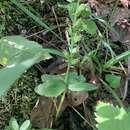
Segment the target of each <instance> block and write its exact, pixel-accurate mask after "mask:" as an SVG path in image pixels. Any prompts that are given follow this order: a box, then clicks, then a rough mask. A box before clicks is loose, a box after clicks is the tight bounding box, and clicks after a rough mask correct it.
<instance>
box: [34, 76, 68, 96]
mask: <svg viewBox="0 0 130 130" xmlns="http://www.w3.org/2000/svg"><path fill="white" fill-rule="evenodd" d="M42 81H43V82H44V83H42V84H40V85H39V86H37V87H36V88H35V92H36V93H37V94H39V95H41V96H47V97H57V96H59V95H60V94H61V93H63V92H64V90H65V89H66V85H65V83H64V81H63V80H62V78H61V76H56V75H47V74H45V75H43V76H42Z"/></svg>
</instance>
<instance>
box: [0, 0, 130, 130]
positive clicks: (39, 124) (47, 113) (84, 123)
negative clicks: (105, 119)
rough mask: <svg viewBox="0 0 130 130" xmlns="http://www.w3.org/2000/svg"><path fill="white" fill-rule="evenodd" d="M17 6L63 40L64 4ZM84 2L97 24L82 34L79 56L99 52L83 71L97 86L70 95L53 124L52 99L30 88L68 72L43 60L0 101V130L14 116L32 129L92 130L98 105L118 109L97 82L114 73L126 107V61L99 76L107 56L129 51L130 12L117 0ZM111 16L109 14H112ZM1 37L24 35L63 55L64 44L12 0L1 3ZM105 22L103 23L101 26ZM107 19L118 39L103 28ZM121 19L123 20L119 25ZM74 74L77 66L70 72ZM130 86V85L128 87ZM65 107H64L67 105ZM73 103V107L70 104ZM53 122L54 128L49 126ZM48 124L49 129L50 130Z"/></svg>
mask: <svg viewBox="0 0 130 130" xmlns="http://www.w3.org/2000/svg"><path fill="white" fill-rule="evenodd" d="M20 2H21V3H22V4H23V5H24V6H25V7H26V8H27V9H28V10H30V11H31V12H33V14H35V15H36V16H38V17H40V18H41V19H42V20H43V21H44V22H45V23H46V24H47V25H48V26H49V27H50V28H52V29H53V30H54V32H56V33H57V34H58V35H59V36H61V37H62V38H63V39H64V40H65V41H66V33H65V32H66V28H67V27H68V25H67V22H68V21H67V19H68V17H69V16H68V12H67V11H66V9H65V8H61V7H60V6H59V5H65V4H67V1H65V0H25V1H24V0H20ZM81 2H82V3H85V4H88V5H89V6H90V7H91V10H92V12H93V14H94V15H95V16H97V17H98V18H99V19H98V20H97V19H94V21H95V23H96V25H97V28H98V29H97V32H98V33H97V35H94V36H91V35H89V34H87V35H85V37H84V39H83V40H82V41H81V42H83V46H80V48H81V55H83V50H87V52H91V53H93V50H95V48H97V53H96V56H95V57H92V58H93V59H92V64H91V63H86V64H85V66H84V67H83V69H82V70H81V71H82V73H83V75H84V76H85V78H86V80H87V81H88V82H91V83H94V84H96V86H97V87H98V89H97V90H96V91H93V92H89V93H87V92H86V93H85V94H84V93H75V94H72V93H71V94H70V95H69V96H70V97H69V100H68V102H67V101H65V103H64V105H63V106H62V107H63V108H62V110H61V113H60V116H59V118H58V120H57V121H55V122H53V121H52V118H51V117H53V115H54V113H53V110H52V109H51V108H50V105H51V103H50V99H49V98H47V97H40V96H38V95H37V94H36V93H35V92H34V88H35V86H36V85H38V84H39V83H40V82H41V75H43V74H45V73H47V74H55V75H56V74H61V73H63V72H65V71H66V66H65V63H64V62H63V61H62V60H61V59H60V58H59V57H57V56H54V57H53V58H51V59H49V60H46V61H41V62H40V63H38V64H35V65H34V66H33V67H31V68H30V69H29V70H28V71H27V72H26V73H24V74H23V75H22V77H21V78H20V79H19V80H17V81H16V82H15V83H14V85H13V86H12V88H11V89H10V90H9V91H8V93H7V95H5V96H4V97H2V98H0V129H3V128H4V127H5V125H6V124H8V122H9V119H10V118H11V117H12V116H13V117H15V118H16V119H17V120H18V121H19V122H20V123H21V122H23V121H24V120H26V119H31V121H32V124H33V127H35V128H43V127H48V128H49V127H50V126H51V127H53V128H57V129H59V130H91V129H93V127H95V120H94V118H95V115H94V112H95V105H96V104H97V102H98V101H99V100H100V101H104V102H110V103H113V104H118V101H117V99H115V97H114V96H113V94H112V93H111V91H109V90H108V89H107V88H106V87H104V86H105V85H104V84H103V83H102V82H101V80H100V79H101V78H102V79H105V75H106V74H109V73H112V74H115V75H118V76H120V77H121V81H120V84H119V85H118V87H117V88H116V89H115V90H114V92H116V94H117V95H118V97H119V99H120V100H121V101H122V103H123V104H124V105H125V106H129V104H130V90H129V88H130V87H128V88H126V85H125V84H126V82H127V76H128V72H129V70H128V59H125V60H123V61H120V62H118V63H117V64H115V65H112V66H111V67H110V68H109V69H106V70H105V71H104V72H103V73H102V74H100V69H101V64H104V63H106V62H107V60H108V59H110V57H111V53H112V52H114V53H113V54H115V55H120V54H121V53H123V52H126V51H127V50H128V48H129V46H130V45H129V42H128V43H125V41H129V40H130V38H129V35H130V23H129V13H128V11H129V9H128V8H127V9H126V8H125V7H124V6H123V5H122V4H121V3H120V2H119V1H118V0H106V1H104V0H81ZM111 12H112V13H113V14H112V13H111ZM0 17H1V18H0V37H4V36H7V35H22V36H24V37H26V38H28V39H30V40H34V41H36V42H38V43H39V44H40V45H42V46H43V47H45V48H54V49H58V50H64V49H65V48H66V44H65V43H64V42H63V41H61V40H59V39H58V38H57V37H56V36H55V35H53V34H52V33H51V32H50V31H49V30H47V29H44V28H43V27H41V26H40V25H39V24H38V23H36V21H34V20H33V19H32V18H31V17H29V16H28V15H27V14H26V13H25V12H23V11H22V10H20V9H19V8H18V7H17V6H16V5H14V4H13V3H11V2H10V1H7V0H3V1H2V2H0ZM101 20H104V21H106V23H105V24H104V21H103V22H102V21H101ZM109 20H111V25H112V27H114V28H117V29H118V32H119V33H120V34H121V35H120V38H119V39H118V38H117V37H116V36H115V34H113V32H112V28H111V27H110V28H109V27H107V25H108V24H107V22H109ZM123 20H124V21H123ZM126 20H127V21H126ZM74 69H75V70H76V71H78V69H79V68H78V66H76V68H74ZM128 85H130V84H128ZM66 102H67V103H66ZM69 102H71V103H69ZM52 122H53V125H52ZM50 124H51V125H50Z"/></svg>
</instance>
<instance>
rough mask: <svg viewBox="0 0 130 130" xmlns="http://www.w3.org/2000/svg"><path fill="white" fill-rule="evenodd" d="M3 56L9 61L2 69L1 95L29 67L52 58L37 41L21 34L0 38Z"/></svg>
mask: <svg viewBox="0 0 130 130" xmlns="http://www.w3.org/2000/svg"><path fill="white" fill-rule="evenodd" d="M3 57H4V58H6V59H7V62H6V64H3V65H4V68H3V69H1V70H0V85H1V86H0V96H2V95H3V94H4V93H5V92H6V91H7V90H8V89H9V88H10V86H11V85H12V84H13V83H14V82H15V81H16V80H17V79H18V78H19V77H20V76H21V75H22V74H23V73H24V72H26V70H27V69H28V68H29V67H31V66H32V65H34V64H35V63H38V62H39V61H41V60H43V59H48V58H50V55H49V54H48V53H46V52H45V51H43V49H42V47H41V46H40V45H39V44H37V43H36V42H33V41H29V40H27V39H25V38H24V37H21V36H8V37H4V38H2V39H0V59H2V58H3ZM5 79H6V80H5Z"/></svg>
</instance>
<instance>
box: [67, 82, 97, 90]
mask: <svg viewBox="0 0 130 130" xmlns="http://www.w3.org/2000/svg"><path fill="white" fill-rule="evenodd" d="M69 89H70V90H71V91H93V90H96V89H97V87H96V85H94V84H90V83H82V82H74V83H72V84H69Z"/></svg>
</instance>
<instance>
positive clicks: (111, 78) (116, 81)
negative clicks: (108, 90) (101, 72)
mask: <svg viewBox="0 0 130 130" xmlns="http://www.w3.org/2000/svg"><path fill="white" fill-rule="evenodd" d="M105 80H106V81H107V82H108V83H109V85H110V86H111V87H112V88H117V87H119V85H120V81H121V77H120V76H117V75H113V74H107V75H105Z"/></svg>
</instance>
